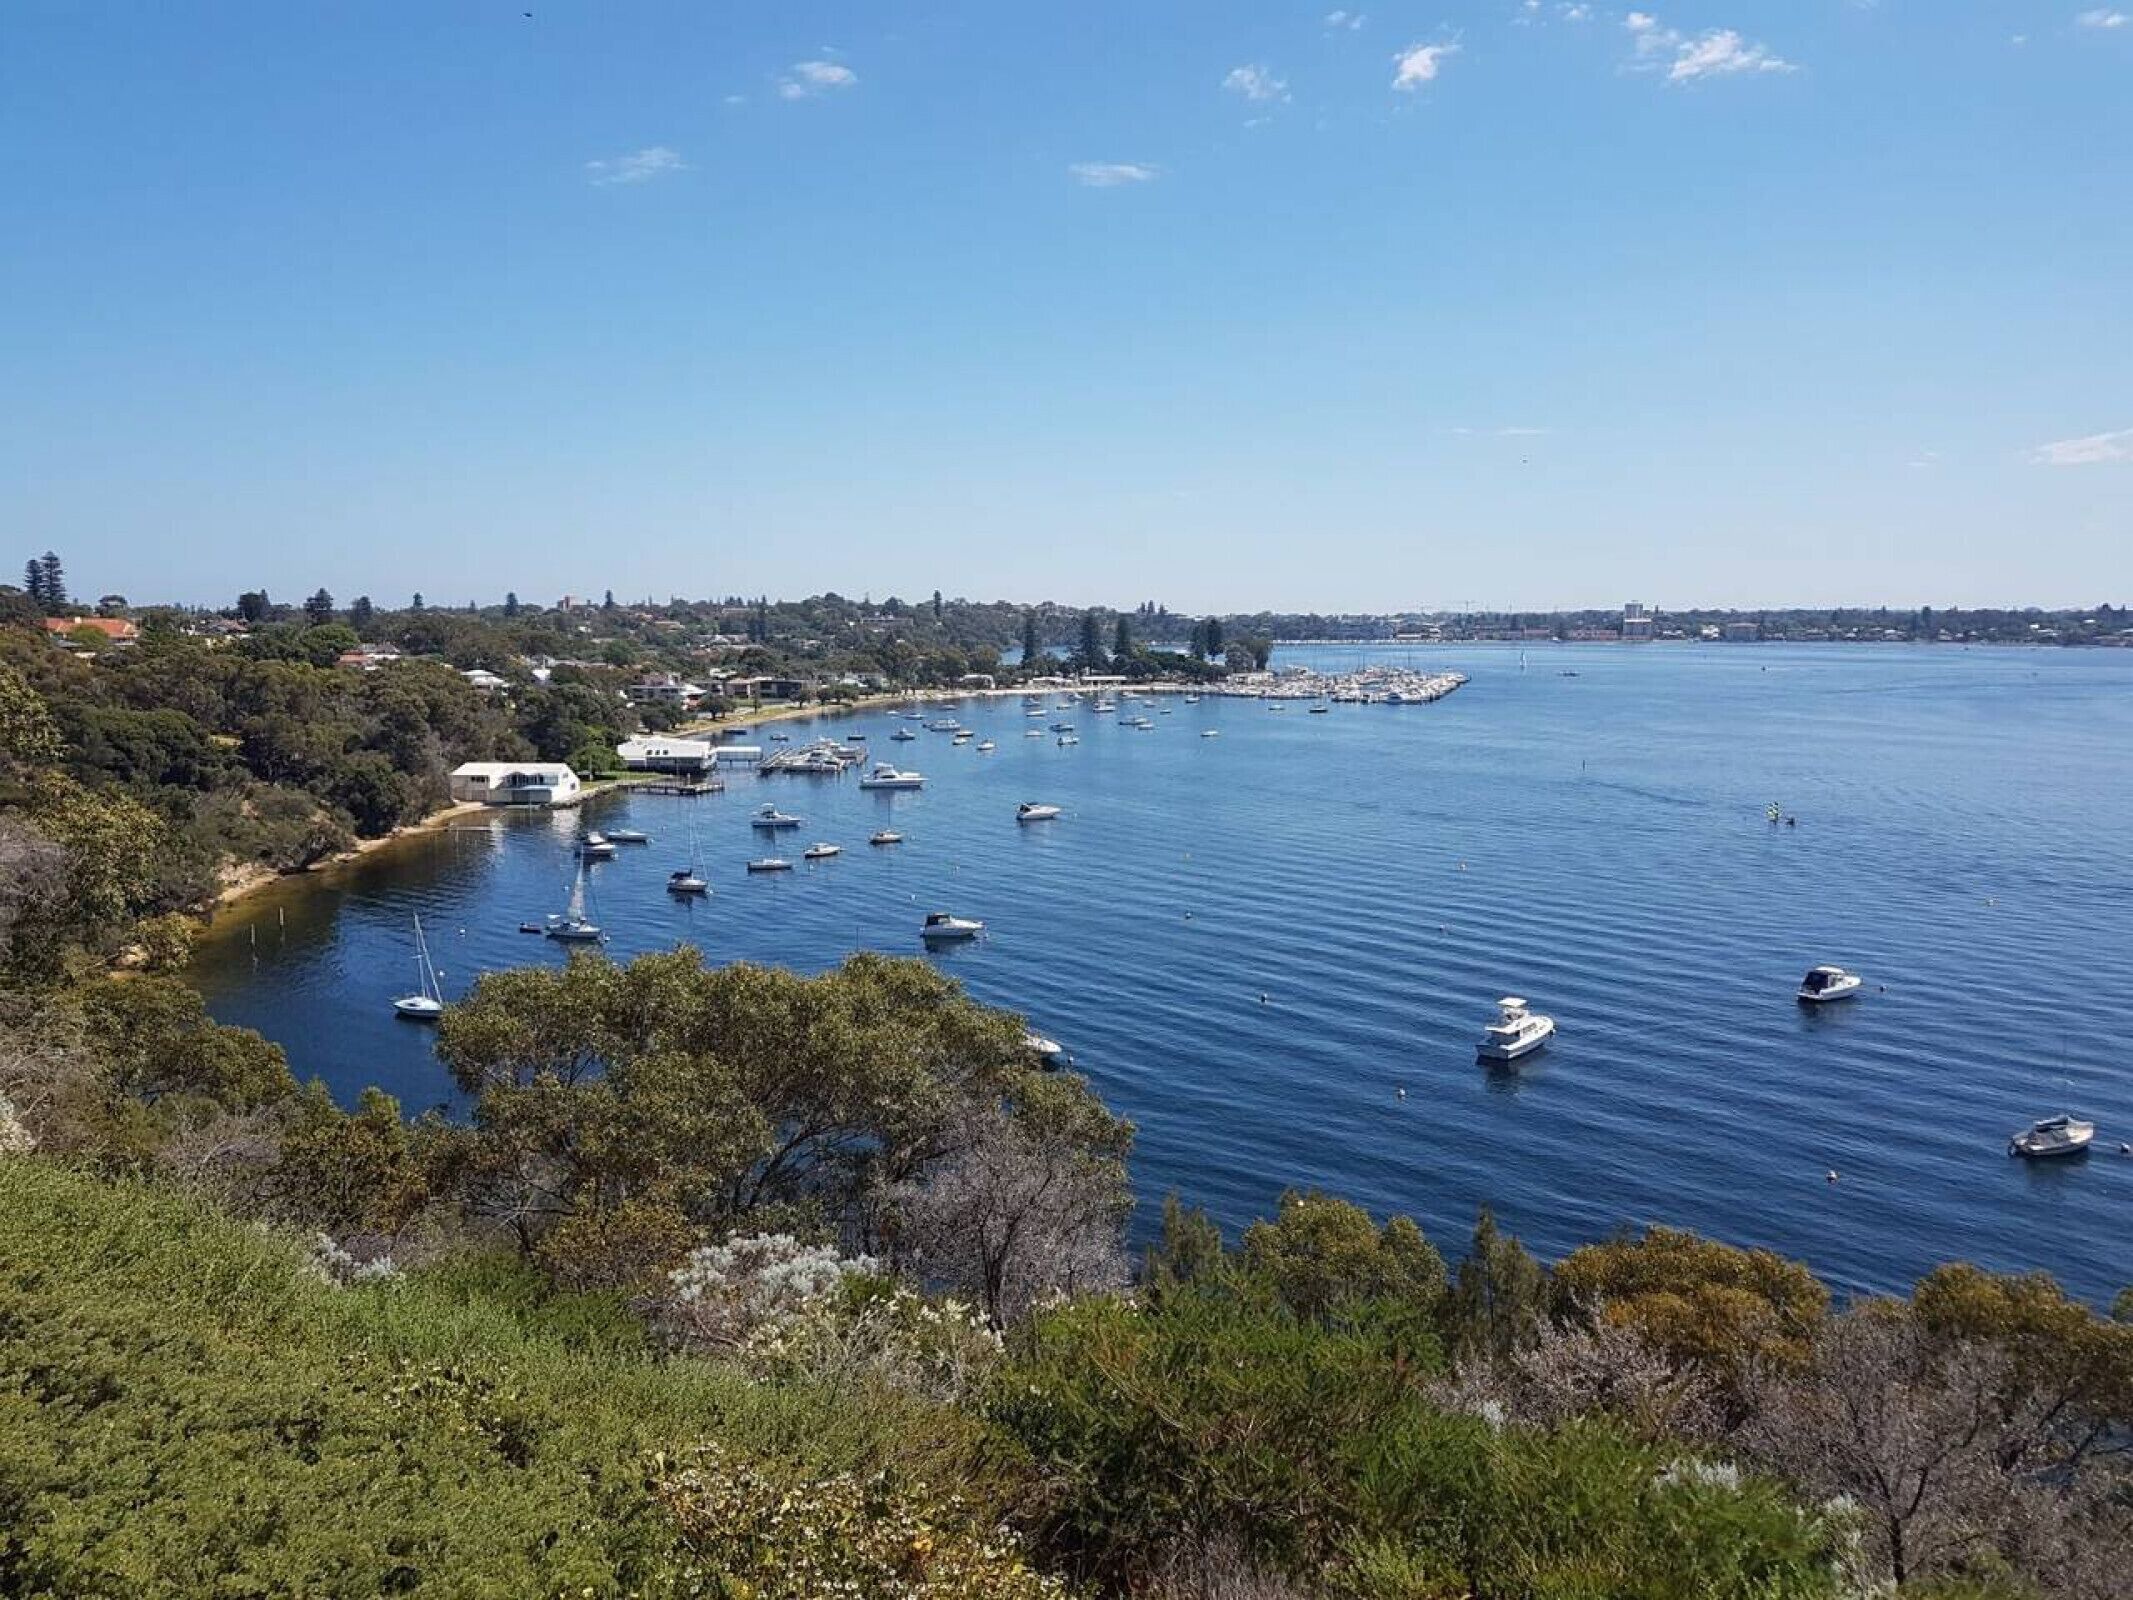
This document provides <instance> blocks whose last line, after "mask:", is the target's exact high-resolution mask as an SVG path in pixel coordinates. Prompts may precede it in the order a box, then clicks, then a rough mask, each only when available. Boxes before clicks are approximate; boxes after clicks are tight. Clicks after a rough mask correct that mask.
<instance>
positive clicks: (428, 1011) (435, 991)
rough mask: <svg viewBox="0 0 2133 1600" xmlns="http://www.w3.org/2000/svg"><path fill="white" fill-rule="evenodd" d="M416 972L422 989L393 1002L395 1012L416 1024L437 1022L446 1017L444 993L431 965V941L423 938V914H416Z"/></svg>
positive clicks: (435, 971) (435, 970)
mask: <svg viewBox="0 0 2133 1600" xmlns="http://www.w3.org/2000/svg"><path fill="white" fill-rule="evenodd" d="M415 971H416V972H417V973H419V974H420V975H421V988H420V989H419V990H418V991H417V992H416V993H414V994H404V995H402V996H400V998H399V999H397V1000H395V1001H394V1002H393V1010H395V1011H396V1012H398V1013H399V1014H400V1015H401V1016H403V1017H409V1018H412V1019H413V1020H414V1021H416V1022H435V1021H436V1020H437V1019H438V1018H439V1017H441V1016H443V1015H444V991H443V990H442V989H441V988H440V987H439V986H438V983H437V969H436V968H435V967H434V966H432V965H431V964H430V947H429V941H428V940H426V939H424V938H423V937H422V913H421V912H419V911H418V912H416V913H415Z"/></svg>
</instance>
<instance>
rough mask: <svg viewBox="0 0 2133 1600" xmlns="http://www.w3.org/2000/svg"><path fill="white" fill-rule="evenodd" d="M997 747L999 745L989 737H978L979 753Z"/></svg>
mask: <svg viewBox="0 0 2133 1600" xmlns="http://www.w3.org/2000/svg"><path fill="white" fill-rule="evenodd" d="M999 748H1000V747H999V746H998V745H996V744H994V743H993V742H992V741H991V740H990V739H980V740H979V741H978V751H979V753H980V754H981V755H982V754H983V753H984V752H985V751H987V750H997V749H999Z"/></svg>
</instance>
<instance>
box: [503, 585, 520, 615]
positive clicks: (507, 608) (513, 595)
mask: <svg viewBox="0 0 2133 1600" xmlns="http://www.w3.org/2000/svg"><path fill="white" fill-rule="evenodd" d="M504 615H505V616H506V617H507V618H509V617H516V616H517V615H518V592H517V591H516V590H506V591H505V593H504Z"/></svg>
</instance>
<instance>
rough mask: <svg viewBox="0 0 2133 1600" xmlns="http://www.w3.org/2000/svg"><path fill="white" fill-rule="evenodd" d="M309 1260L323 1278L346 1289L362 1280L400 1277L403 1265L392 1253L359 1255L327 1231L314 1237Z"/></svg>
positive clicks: (381, 1280)
mask: <svg viewBox="0 0 2133 1600" xmlns="http://www.w3.org/2000/svg"><path fill="white" fill-rule="evenodd" d="M309 1262H310V1266H311V1270H312V1271H313V1272H315V1273H317V1274H318V1276H319V1277H320V1278H321V1279H323V1280H324V1281H325V1282H327V1283H330V1284H332V1285H334V1286H335V1287H336V1288H342V1289H345V1288H347V1287H348V1286H350V1285H351V1284H358V1283H385V1282H388V1281H389V1280H391V1279H394V1278H397V1277H399V1276H400V1268H399V1267H398V1266H397V1265H396V1264H395V1263H394V1261H393V1258H392V1257H391V1256H389V1255H382V1254H380V1255H373V1256H358V1255H356V1254H355V1253H354V1252H353V1251H351V1250H350V1249H348V1247H347V1246H345V1245H344V1244H342V1243H341V1242H340V1241H339V1240H338V1239H336V1238H334V1237H333V1236H332V1235H331V1234H325V1233H320V1234H314V1235H313V1236H312V1239H311V1247H310V1256H309Z"/></svg>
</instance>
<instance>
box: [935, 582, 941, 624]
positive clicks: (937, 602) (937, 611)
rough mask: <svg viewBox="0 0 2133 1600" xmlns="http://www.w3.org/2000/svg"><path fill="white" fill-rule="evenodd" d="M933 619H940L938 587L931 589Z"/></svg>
mask: <svg viewBox="0 0 2133 1600" xmlns="http://www.w3.org/2000/svg"><path fill="white" fill-rule="evenodd" d="M933 620H934V621H935V622H938V621H940V620H941V592H940V590H938V589H936V590H934V591H933Z"/></svg>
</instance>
